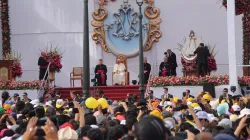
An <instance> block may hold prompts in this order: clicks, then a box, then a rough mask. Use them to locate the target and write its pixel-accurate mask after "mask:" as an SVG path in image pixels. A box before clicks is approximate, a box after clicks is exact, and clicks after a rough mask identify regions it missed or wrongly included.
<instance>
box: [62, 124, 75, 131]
mask: <svg viewBox="0 0 250 140" xmlns="http://www.w3.org/2000/svg"><path fill="white" fill-rule="evenodd" d="M68 126H69V127H70V128H71V129H73V130H74V126H73V125H72V124H71V123H68V122H66V123H64V124H63V125H62V126H61V128H66V127H68Z"/></svg>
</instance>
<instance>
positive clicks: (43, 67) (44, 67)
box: [40, 66, 48, 69]
mask: <svg viewBox="0 0 250 140" xmlns="http://www.w3.org/2000/svg"><path fill="white" fill-rule="evenodd" d="M40 68H41V69H46V68H48V66H40Z"/></svg>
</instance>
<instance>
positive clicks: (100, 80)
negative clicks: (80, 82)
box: [95, 59, 107, 86]
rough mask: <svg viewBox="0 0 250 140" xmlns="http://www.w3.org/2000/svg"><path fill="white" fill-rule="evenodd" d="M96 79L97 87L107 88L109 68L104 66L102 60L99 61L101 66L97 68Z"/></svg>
mask: <svg viewBox="0 0 250 140" xmlns="http://www.w3.org/2000/svg"><path fill="white" fill-rule="evenodd" d="M95 78H96V79H97V86H107V84H106V81H107V66H106V65H104V64H103V61H102V59H99V64H98V65H96V67H95Z"/></svg>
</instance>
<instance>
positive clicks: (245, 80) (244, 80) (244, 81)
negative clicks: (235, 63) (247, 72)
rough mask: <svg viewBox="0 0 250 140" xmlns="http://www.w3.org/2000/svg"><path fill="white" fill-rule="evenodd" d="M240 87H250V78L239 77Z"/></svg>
mask: <svg viewBox="0 0 250 140" xmlns="http://www.w3.org/2000/svg"><path fill="white" fill-rule="evenodd" d="M238 81H239V85H245V86H249V85H250V76H243V77H238Z"/></svg>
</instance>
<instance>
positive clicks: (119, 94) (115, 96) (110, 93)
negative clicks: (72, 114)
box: [0, 85, 247, 100]
mask: <svg viewBox="0 0 250 140" xmlns="http://www.w3.org/2000/svg"><path fill="white" fill-rule="evenodd" d="M166 87H168V90H169V93H170V94H173V96H174V97H178V98H181V97H182V93H183V92H184V91H185V90H187V89H189V90H190V91H191V95H193V96H196V95H197V94H198V93H199V92H200V91H203V87H202V86H166ZM145 88H146V87H145ZM224 88H229V85H220V86H215V95H216V98H218V97H219V96H220V95H222V91H223V89H224ZM241 88H242V89H243V90H244V91H245V89H246V86H242V87H241ZM97 89H101V90H103V91H104V94H105V96H106V97H108V98H109V99H111V100H123V99H125V98H126V96H127V94H128V93H132V94H137V95H138V99H139V97H140V92H139V85H128V86H97V87H90V94H91V95H92V93H93V92H94V91H95V90H97ZM54 90H55V91H60V93H61V97H62V98H63V99H70V92H71V91H76V92H79V93H80V95H81V96H82V88H81V87H57V88H55V89H54ZM150 90H153V92H154V96H155V97H157V98H160V97H161V95H162V94H163V87H150ZM3 91H8V92H9V93H10V96H13V95H14V93H18V94H19V96H20V97H21V98H22V94H23V93H24V92H27V93H28V96H29V98H30V99H32V100H33V99H38V98H39V97H40V96H41V94H40V95H39V93H38V92H39V91H38V90H0V93H2V92H3ZM246 94H247V93H246Z"/></svg>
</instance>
